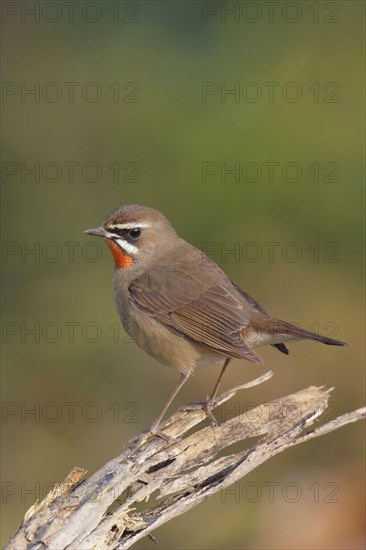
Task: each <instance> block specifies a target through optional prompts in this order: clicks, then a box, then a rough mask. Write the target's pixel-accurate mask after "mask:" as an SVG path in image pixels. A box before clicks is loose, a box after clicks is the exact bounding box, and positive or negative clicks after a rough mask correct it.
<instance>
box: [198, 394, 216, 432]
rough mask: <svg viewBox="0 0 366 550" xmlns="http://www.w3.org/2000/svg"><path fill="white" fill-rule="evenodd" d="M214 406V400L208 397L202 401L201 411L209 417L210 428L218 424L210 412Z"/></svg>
mask: <svg viewBox="0 0 366 550" xmlns="http://www.w3.org/2000/svg"><path fill="white" fill-rule="evenodd" d="M215 406H216V401H215V400H214V399H211V398H210V397H208V398H207V400H206V401H205V402H204V403H203V407H202V409H203V412H204V413H205V414H206V416H207V418H208V419H209V421H210V424H211V427H212V428H217V426H218V422H217V420H216V418H215V417H214V415H213V412H212V411H213V410H214V408H215Z"/></svg>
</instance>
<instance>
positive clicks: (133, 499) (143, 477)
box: [7, 373, 366, 550]
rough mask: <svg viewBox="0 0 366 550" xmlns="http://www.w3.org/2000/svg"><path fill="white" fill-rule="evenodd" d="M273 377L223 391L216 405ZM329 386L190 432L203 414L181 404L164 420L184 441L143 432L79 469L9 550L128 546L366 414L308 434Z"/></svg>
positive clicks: (30, 518) (36, 510) (29, 518)
mask: <svg viewBox="0 0 366 550" xmlns="http://www.w3.org/2000/svg"><path fill="white" fill-rule="evenodd" d="M270 376H271V373H267V374H266V375H264V376H262V377H261V378H259V379H257V380H255V381H253V382H251V383H249V384H245V385H243V386H239V387H237V388H235V389H233V390H231V391H229V392H227V393H225V394H223V395H222V396H220V397H219V398H218V399H217V403H216V406H219V405H221V404H222V403H224V402H225V401H227V400H228V399H230V398H232V397H233V396H234V395H235V393H236V392H237V391H239V390H241V389H244V388H248V387H251V386H253V385H256V384H259V383H261V382H264V381H265V380H267V379H268V378H269V377H270ZM330 391H331V390H323V389H322V388H317V387H310V388H307V389H304V390H301V391H299V392H297V393H294V394H292V395H289V396H287V397H283V398H281V399H278V400H276V401H272V402H269V403H265V404H263V405H260V406H258V407H256V408H254V409H252V410H250V411H248V412H246V413H245V414H242V415H240V416H237V417H235V418H232V419H230V420H228V421H226V422H225V423H223V424H221V425H220V426H217V427H215V428H213V427H204V428H202V429H200V430H199V431H196V432H194V433H193V434H191V435H186V434H187V432H188V431H189V430H191V428H193V427H194V426H196V425H197V424H199V423H200V422H201V421H202V420H204V419H205V415H204V414H203V411H202V406H201V404H199V403H196V404H193V405H190V406H187V407H185V408H182V409H180V410H179V411H178V412H177V413H175V414H174V415H173V416H172V417H171V418H170V419H168V420H167V421H166V422H165V423H164V425H163V426H162V428H163V430H164V432H165V433H166V434H168V435H170V436H171V437H173V438H175V439H176V440H177V441H178V442H179V444H172V443H168V442H167V441H164V440H162V439H160V438H158V437H146V434H144V433H143V434H139V435H138V436H137V437H135V438H134V439H133V440H132V441H130V442H129V446H128V448H127V449H126V450H125V451H124V452H123V453H122V454H121V455H119V456H118V457H116V458H114V459H112V460H111V461H109V462H108V463H107V464H105V465H104V466H103V467H102V468H101V469H100V470H98V471H97V472H96V473H95V474H94V475H92V476H91V477H90V478H88V479H86V480H83V481H81V478H82V477H83V476H84V474H85V473H86V472H85V471H84V470H83V469H81V468H74V470H73V471H72V472H71V473H70V474H69V475H68V476H67V478H66V479H65V481H64V482H63V483H61V484H60V485H58V486H56V487H55V488H54V489H53V490H52V491H51V492H50V493H49V494H48V495H47V497H46V498H45V499H44V500H43V501H42V502H40V503H36V504H34V505H33V506H32V507H31V508H30V509H29V510H28V512H27V513H26V515H25V517H24V520H23V523H22V524H21V526H20V527H19V529H18V531H17V532H16V533H15V535H14V536H13V537H12V539H11V540H10V542H9V544H8V546H7V549H8V550H22V549H28V550H30V549H31V548H32V550H41V549H45V548H47V549H50V550H62V549H66V548H67V550H82V549H86V550H90V549H103V550H104V549H107V548H110V549H118V550H121V549H124V548H129V547H130V546H132V545H133V544H134V543H135V542H136V541H138V540H139V539H141V538H142V537H145V536H146V535H149V534H150V533H151V532H152V531H153V530H154V529H156V528H157V527H159V526H160V525H162V524H164V523H166V522H167V521H169V520H171V519H172V518H174V517H176V516H179V515H181V514H183V513H184V512H186V511H187V510H189V509H191V508H193V507H194V506H196V505H197V504H199V503H200V502H202V501H203V500H204V499H206V497H208V496H209V495H212V494H214V493H216V492H217V491H219V490H221V489H223V488H226V487H228V486H229V485H230V484H232V483H234V482H236V481H237V480H239V479H241V478H242V477H244V476H245V475H247V474H248V473H249V472H251V471H252V470H254V469H255V468H256V467H257V466H259V465H260V464H262V463H263V462H265V461H267V460H268V459H269V458H271V457H272V456H275V455H276V454H278V453H280V452H282V451H284V450H285V449H287V448H288V447H292V446H294V445H297V444H299V443H303V442H305V441H308V440H309V439H312V438H314V437H318V436H321V435H324V434H326V433H329V432H331V431H333V430H335V429H337V428H339V427H341V426H344V425H346V424H349V423H350V422H355V421H356V420H359V419H361V418H364V417H365V414H366V409H365V408H364V409H358V410H356V411H353V412H351V413H347V414H345V415H343V416H339V417H338V418H336V419H335V420H332V421H331V422H328V423H327V424H325V425H321V426H319V427H317V428H316V429H314V430H312V431H310V432H309V433H306V434H303V431H304V429H305V428H308V427H309V426H311V425H312V424H313V423H314V421H315V419H316V418H318V417H319V416H320V415H321V414H322V413H323V411H324V410H325V409H326V408H327V406H328V397H329V393H330ZM254 437H255V438H259V440H257V441H256V442H255V443H253V442H251V444H250V445H249V446H247V448H245V449H244V450H243V449H242V450H240V451H238V452H236V453H232V454H228V455H227V456H222V455H223V452H225V450H226V449H227V448H228V447H230V446H232V445H233V444H234V443H237V444H241V446H243V443H245V441H246V440H248V439H250V438H254ZM156 491H158V497H151V500H150V502H149V506H148V507H147V509H146V510H145V511H144V512H141V513H137V512H135V511H134V506H135V505H136V503H138V502H141V501H147V500H148V499H149V497H150V496H151V495H152V493H155V492H156Z"/></svg>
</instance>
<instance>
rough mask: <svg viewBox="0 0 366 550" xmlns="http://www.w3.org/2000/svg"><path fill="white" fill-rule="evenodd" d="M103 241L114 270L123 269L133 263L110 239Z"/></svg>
mask: <svg viewBox="0 0 366 550" xmlns="http://www.w3.org/2000/svg"><path fill="white" fill-rule="evenodd" d="M105 241H106V243H107V245H108V247H109V250H110V251H111V252H112V256H113V259H114V268H115V269H120V268H122V269H125V268H126V267H128V266H130V265H131V264H132V263H133V260H132V258H131V257H130V256H128V255H127V254H125V253H124V252H123V250H121V248H120V247H119V246H118V245H117V244H116V243H114V242H113V241H111V240H110V239H105Z"/></svg>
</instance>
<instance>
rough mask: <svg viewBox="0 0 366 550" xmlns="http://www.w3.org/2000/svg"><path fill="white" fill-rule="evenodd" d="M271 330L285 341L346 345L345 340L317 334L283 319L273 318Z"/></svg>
mask: <svg viewBox="0 0 366 550" xmlns="http://www.w3.org/2000/svg"><path fill="white" fill-rule="evenodd" d="M271 329H272V330H271V332H272V334H273V335H275V334H276V335H281V339H282V340H285V341H291V340H292V341H296V340H297V339H298V340H314V341H315V342H321V343H322V344H326V345H328V346H347V345H348V344H346V342H342V341H341V340H336V339H335V338H330V337H329V336H323V335H322V334H317V333H316V332H312V331H311V330H306V329H304V328H300V327H297V326H295V325H292V324H291V323H286V322H285V321H280V320H279V319H275V320H274V323H273V325H272V327H271Z"/></svg>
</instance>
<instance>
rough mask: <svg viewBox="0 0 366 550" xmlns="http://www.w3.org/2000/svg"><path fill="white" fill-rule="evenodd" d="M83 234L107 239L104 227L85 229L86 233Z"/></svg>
mask: <svg viewBox="0 0 366 550" xmlns="http://www.w3.org/2000/svg"><path fill="white" fill-rule="evenodd" d="M83 233H85V235H94V236H95V237H106V236H107V235H106V233H107V232H106V230H105V229H104V227H102V226H101V227H91V228H90V229H85V231H83Z"/></svg>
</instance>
